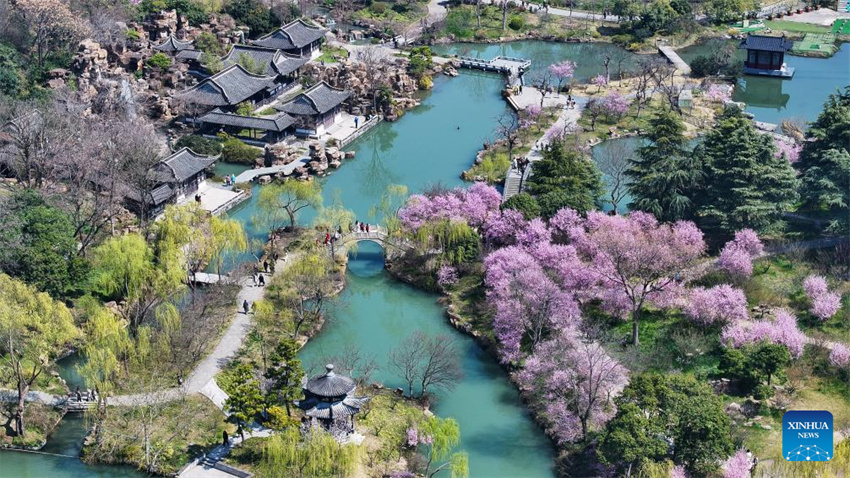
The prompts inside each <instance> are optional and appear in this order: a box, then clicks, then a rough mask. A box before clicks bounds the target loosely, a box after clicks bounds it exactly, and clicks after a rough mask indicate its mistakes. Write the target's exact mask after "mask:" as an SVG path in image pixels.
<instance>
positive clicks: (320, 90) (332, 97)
mask: <svg viewBox="0 0 850 478" xmlns="http://www.w3.org/2000/svg"><path fill="white" fill-rule="evenodd" d="M349 96H351V92H349V91H345V90H340V89H337V88H334V87H332V86H330V85H328V84H327V83H325V82H324V81H323V82H320V83H317V84H316V85H314V86H312V87H310V89H308V90H307V91H304V92H303V93H301V94H299V95H298V96H296V97H295V98H293V99H291V100H289V101H287V102H286V103H283V104H281V105H277V106H275V108H276V109H278V110H280V111H285V112H287V113H289V114H291V115H296V116H313V115H317V114H325V113H327V112H328V111H330V110H332V109H334V108H335V107H336V106H338V105H340V104H342V102H343V101H345V100H347V99H348V97H349Z"/></svg>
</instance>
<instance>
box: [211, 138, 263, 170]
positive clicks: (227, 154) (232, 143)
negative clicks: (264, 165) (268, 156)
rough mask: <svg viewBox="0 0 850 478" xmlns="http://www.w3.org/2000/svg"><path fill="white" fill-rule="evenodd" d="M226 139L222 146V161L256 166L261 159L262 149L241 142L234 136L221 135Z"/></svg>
mask: <svg viewBox="0 0 850 478" xmlns="http://www.w3.org/2000/svg"><path fill="white" fill-rule="evenodd" d="M220 137H221V138H223V139H224V141H223V143H222V145H221V160H222V161H225V162H228V163H241V164H254V161H255V160H256V159H257V158H259V157H260V149H259V148H255V147H253V146H248V145H247V144H245V143H243V142H242V141H239V140H238V139H237V138H234V137H233V136H229V135H226V134H222V135H220Z"/></svg>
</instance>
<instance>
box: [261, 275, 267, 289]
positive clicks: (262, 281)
mask: <svg viewBox="0 0 850 478" xmlns="http://www.w3.org/2000/svg"><path fill="white" fill-rule="evenodd" d="M265 286H266V276H264V275H262V274H260V287H265Z"/></svg>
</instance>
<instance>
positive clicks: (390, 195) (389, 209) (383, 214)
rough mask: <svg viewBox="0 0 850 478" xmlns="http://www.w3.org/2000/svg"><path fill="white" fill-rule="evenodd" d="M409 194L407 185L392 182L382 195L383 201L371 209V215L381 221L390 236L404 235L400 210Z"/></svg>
mask: <svg viewBox="0 0 850 478" xmlns="http://www.w3.org/2000/svg"><path fill="white" fill-rule="evenodd" d="M407 195H408V190H407V186H404V185H402V184H390V185H389V186H387V188H386V189H385V190H384V193H383V194H382V195H381V201H380V202H379V203H378V204H376V205H374V206H372V207H371V209H369V216H370V217H372V218H375V219H377V220H378V221H380V223H381V224H382V225H383V226H384V227H385V228H386V229H387V234H388V235H389V236H390V237H393V238H399V237H401V235H402V226H401V219H399V217H398V212H399V211H400V210H401V208H402V207H403V206H404V203H405V201H406V200H407Z"/></svg>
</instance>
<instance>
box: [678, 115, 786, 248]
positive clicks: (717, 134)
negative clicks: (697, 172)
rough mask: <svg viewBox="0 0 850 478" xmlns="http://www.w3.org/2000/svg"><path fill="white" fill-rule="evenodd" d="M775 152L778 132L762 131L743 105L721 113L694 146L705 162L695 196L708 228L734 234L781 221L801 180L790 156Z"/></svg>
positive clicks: (767, 227) (702, 224) (704, 226)
mask: <svg viewBox="0 0 850 478" xmlns="http://www.w3.org/2000/svg"><path fill="white" fill-rule="evenodd" d="M775 153H776V147H775V146H774V143H773V137H771V136H770V135H767V134H761V133H759V132H757V131H756V129H755V127H754V126H753V123H752V121H750V120H749V119H747V118H745V117H744V116H743V115H742V114H741V113H740V112H739V111H730V112H727V113H724V114H723V115H722V116H721V117H720V118H719V120H718V122H717V124H716V125H715V126H714V128H713V129H712V130H711V131H710V132H709V133H708V134H707V135H706V136H705V139H704V141H703V142H702V144H701V145H700V146H699V147H698V148H697V151H695V156H697V157H698V158H699V160H700V161H701V162H702V175H703V176H702V178H701V180H700V190H698V191H696V196H695V197H696V198H697V203H698V204H697V222H698V224H699V226H700V228H701V229H702V230H703V231H706V232H717V233H721V234H725V235H729V234H731V233H732V232H734V231H736V230H739V229H744V228H751V229H755V230H756V231H759V232H766V231H769V230H772V229H776V228H777V227H779V225H780V219H781V217H782V213H783V212H785V211H788V210H789V209H791V207H792V206H793V205H794V203H795V202H796V201H797V199H798V198H799V195H798V193H797V187H798V184H799V181H798V180H797V177H796V173H795V171H794V169H793V168H792V167H791V164H790V163H789V162H788V160H787V159H785V158H783V157H781V156H780V157H777V156H776V154H775Z"/></svg>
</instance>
